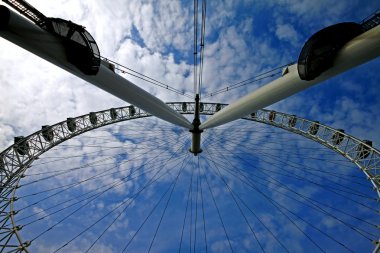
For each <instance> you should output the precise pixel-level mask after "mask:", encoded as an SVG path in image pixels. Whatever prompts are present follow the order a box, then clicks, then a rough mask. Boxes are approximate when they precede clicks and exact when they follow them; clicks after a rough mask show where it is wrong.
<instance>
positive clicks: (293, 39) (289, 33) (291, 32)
mask: <svg viewBox="0 0 380 253" xmlns="http://www.w3.org/2000/svg"><path fill="white" fill-rule="evenodd" d="M276 36H277V37H278V38H279V39H280V40H284V41H288V42H290V43H291V44H292V46H298V44H299V39H298V34H297V32H296V30H295V29H294V27H293V26H292V25H290V24H278V25H277V27H276Z"/></svg>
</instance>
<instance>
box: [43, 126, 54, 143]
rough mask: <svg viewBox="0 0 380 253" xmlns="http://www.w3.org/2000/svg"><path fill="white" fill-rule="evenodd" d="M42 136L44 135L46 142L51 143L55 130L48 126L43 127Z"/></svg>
mask: <svg viewBox="0 0 380 253" xmlns="http://www.w3.org/2000/svg"><path fill="white" fill-rule="evenodd" d="M41 134H42V137H43V138H44V139H45V141H48V142H51V141H52V140H53V138H54V132H53V129H51V127H50V126H48V125H45V126H42V129H41Z"/></svg>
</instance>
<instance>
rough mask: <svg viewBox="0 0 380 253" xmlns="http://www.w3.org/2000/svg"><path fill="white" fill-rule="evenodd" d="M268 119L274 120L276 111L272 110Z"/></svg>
mask: <svg viewBox="0 0 380 253" xmlns="http://www.w3.org/2000/svg"><path fill="white" fill-rule="evenodd" d="M268 119H269V121H271V122H273V121H274V120H275V119H276V112H275V111H270V113H269V116H268Z"/></svg>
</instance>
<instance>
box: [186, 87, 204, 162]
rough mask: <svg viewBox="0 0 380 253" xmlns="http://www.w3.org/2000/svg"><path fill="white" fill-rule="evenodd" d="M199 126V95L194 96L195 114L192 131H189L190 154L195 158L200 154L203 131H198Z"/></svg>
mask: <svg viewBox="0 0 380 253" xmlns="http://www.w3.org/2000/svg"><path fill="white" fill-rule="evenodd" d="M200 125H201V120H200V118H199V94H197V95H196V96H195V112H194V120H193V129H192V130H190V132H191V133H192V135H193V136H192V142H191V148H190V150H189V151H190V152H191V153H193V154H194V155H195V156H196V155H198V154H199V153H201V152H202V149H201V133H202V132H203V130H201V129H199V126H200Z"/></svg>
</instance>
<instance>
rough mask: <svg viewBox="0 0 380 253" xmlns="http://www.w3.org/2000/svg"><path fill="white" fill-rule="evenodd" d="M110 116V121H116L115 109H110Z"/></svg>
mask: <svg viewBox="0 0 380 253" xmlns="http://www.w3.org/2000/svg"><path fill="white" fill-rule="evenodd" d="M110 115H111V119H112V120H115V119H117V111H116V109H115V108H111V109H110Z"/></svg>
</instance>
